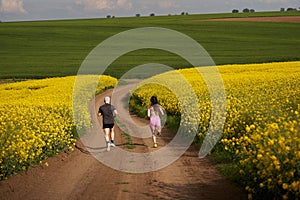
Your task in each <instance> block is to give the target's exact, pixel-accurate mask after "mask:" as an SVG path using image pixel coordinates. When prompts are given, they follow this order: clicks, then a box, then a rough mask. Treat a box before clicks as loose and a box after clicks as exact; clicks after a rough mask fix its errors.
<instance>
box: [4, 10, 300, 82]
mask: <svg viewBox="0 0 300 200" xmlns="http://www.w3.org/2000/svg"><path fill="white" fill-rule="evenodd" d="M281 15H298V16H299V15H300V12H297V11H296V12H268V13H249V14H245V13H239V14H209V15H184V16H181V15H180V16H155V17H131V18H112V19H81V20H62V21H35V22H5V23H0V44H1V48H0V79H5V78H44V77H54V76H66V75H74V74H76V73H77V70H78V68H79V67H80V65H81V63H82V61H83V60H84V58H85V57H86V56H87V55H88V53H89V52H90V51H91V50H92V49H93V48H94V47H95V46H97V45H98V44H99V43H100V42H101V41H103V40H105V39H107V38H108V37H110V36H113V35H115V34H117V33H119V32H122V31H125V30H129V29H133V28H138V27H164V28H169V29H173V30H176V31H179V32H182V33H184V34H186V35H188V36H190V37H191V38H193V39H195V40H196V41H198V42H199V43H200V44H201V45H202V46H203V47H204V48H205V49H206V50H207V52H208V53H209V54H210V55H211V56H212V58H213V59H214V61H215V63H216V64H217V65H220V64H229V63H263V62H273V61H296V60H300V37H299V35H300V24H299V23H275V22H272V23H270V22H217V21H205V20H204V19H210V18H223V17H248V16H250V17H257V16H281ZM154 62H155V63H162V64H167V65H170V66H172V67H174V68H184V67H191V65H190V64H189V63H187V62H186V61H185V60H183V59H181V58H180V57H178V56H176V55H174V54H171V53H168V52H162V51H160V50H153V49H148V50H138V51H134V52H131V53H129V54H126V55H124V56H122V57H120V58H119V59H117V60H116V61H115V62H114V63H113V64H112V65H111V66H110V67H109V68H108V70H107V71H106V74H109V75H112V76H115V77H120V76H121V75H122V74H123V73H124V72H126V71H128V69H130V68H132V67H134V66H137V65H140V64H144V63H154Z"/></svg>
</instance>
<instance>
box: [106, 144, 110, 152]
mask: <svg viewBox="0 0 300 200" xmlns="http://www.w3.org/2000/svg"><path fill="white" fill-rule="evenodd" d="M106 151H110V143H109V142H108V143H107V147H106Z"/></svg>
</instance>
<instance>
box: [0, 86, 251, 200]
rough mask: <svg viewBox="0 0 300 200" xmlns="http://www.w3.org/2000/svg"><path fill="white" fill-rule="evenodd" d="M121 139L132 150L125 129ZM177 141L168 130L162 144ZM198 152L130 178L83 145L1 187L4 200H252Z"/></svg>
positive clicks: (141, 148)
mask: <svg viewBox="0 0 300 200" xmlns="http://www.w3.org/2000/svg"><path fill="white" fill-rule="evenodd" d="M110 94H111V91H107V92H105V93H103V94H101V95H99V96H97V97H96V106H95V109H96V108H97V107H98V106H99V105H101V104H102V102H103V98H104V96H105V95H110ZM135 120H137V121H138V123H141V124H146V123H148V121H147V120H142V119H137V118H135ZM116 133H117V134H116V139H115V140H116V144H117V147H116V148H123V149H125V150H126V148H125V145H124V144H125V143H126V139H124V137H122V136H121V135H122V133H121V131H120V129H118V128H116ZM171 139H172V134H171V133H170V132H169V131H168V130H163V135H162V137H160V138H159V139H158V143H159V145H160V146H161V147H162V146H164V145H165V144H166V143H168V142H169V141H170V140H171ZM132 140H133V143H135V144H136V148H135V149H134V150H129V151H134V152H137V153H141V152H149V151H154V150H155V149H153V148H152V142H151V139H150V138H148V139H139V138H132ZM127 150H128V149H127ZM198 150H199V149H197V148H196V147H195V146H191V147H190V148H189V149H188V151H186V152H185V153H184V154H183V155H182V156H181V157H180V158H179V159H178V160H177V161H176V162H174V163H173V164H171V165H169V166H168V167H166V168H164V169H161V170H159V171H155V172H149V173H140V174H130V173H124V172H120V171H118V170H113V169H111V168H109V167H107V166H105V165H103V164H102V163H100V162H99V161H98V160H96V159H95V158H94V157H93V156H91V155H90V153H89V152H87V151H86V150H85V147H84V146H83V145H82V143H81V142H80V141H79V142H78V144H77V148H75V150H74V151H73V152H71V153H62V154H60V155H58V156H57V157H54V158H50V159H48V160H47V162H48V163H49V166H48V167H45V166H44V165H43V167H36V168H32V169H30V170H28V171H27V172H26V173H23V174H20V175H17V176H13V177H10V178H9V179H8V180H5V181H1V182H0V199H89V200H90V199H223V200H224V199H230V200H235V199H246V197H245V195H244V194H243V193H241V192H240V191H239V190H238V189H237V188H235V187H234V186H232V185H231V184H229V182H228V181H227V180H226V179H225V178H224V177H223V176H221V175H220V174H219V173H218V171H217V165H216V164H214V163H212V162H211V161H210V160H209V159H208V158H204V159H199V158H198ZM108 153H109V152H108Z"/></svg>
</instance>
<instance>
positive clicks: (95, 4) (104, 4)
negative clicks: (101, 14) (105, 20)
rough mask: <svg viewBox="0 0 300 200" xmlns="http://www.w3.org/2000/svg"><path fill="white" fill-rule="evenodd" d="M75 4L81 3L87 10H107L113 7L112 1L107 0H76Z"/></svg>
mask: <svg viewBox="0 0 300 200" xmlns="http://www.w3.org/2000/svg"><path fill="white" fill-rule="evenodd" d="M76 4H78V5H83V7H84V9H85V10H87V11H92V10H108V9H112V7H113V5H112V3H111V2H110V1H108V0H77V1H76Z"/></svg>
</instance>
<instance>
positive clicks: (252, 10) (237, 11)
mask: <svg viewBox="0 0 300 200" xmlns="http://www.w3.org/2000/svg"><path fill="white" fill-rule="evenodd" d="M239 12H240V11H239V10H238V9H233V10H232V13H239ZM242 12H243V13H254V12H255V10H254V9H249V8H244V9H243V11H242Z"/></svg>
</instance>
